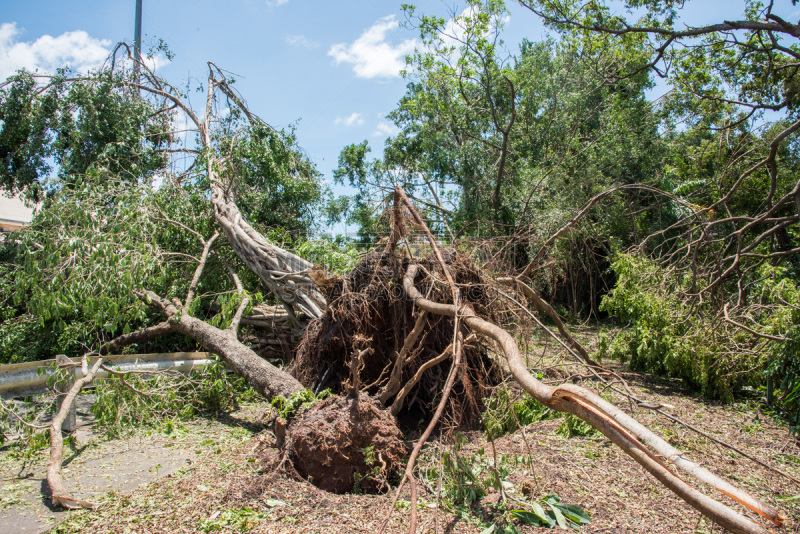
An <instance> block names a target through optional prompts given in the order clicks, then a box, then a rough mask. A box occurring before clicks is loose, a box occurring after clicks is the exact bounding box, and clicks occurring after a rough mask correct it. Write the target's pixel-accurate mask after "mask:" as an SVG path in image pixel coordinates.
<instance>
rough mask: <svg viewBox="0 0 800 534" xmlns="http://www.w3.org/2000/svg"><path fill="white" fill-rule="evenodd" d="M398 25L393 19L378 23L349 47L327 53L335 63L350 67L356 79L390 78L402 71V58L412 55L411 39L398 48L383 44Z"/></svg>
mask: <svg viewBox="0 0 800 534" xmlns="http://www.w3.org/2000/svg"><path fill="white" fill-rule="evenodd" d="M399 25H400V23H399V22H397V20H395V16H394V15H390V16H388V17H384V18H382V19H379V20H378V21H377V22H375V24H373V25H372V26H371V27H369V28H367V30H365V31H364V33H362V34H361V36H360V37H359V38H358V39H356V40H355V41H353V42H352V43H350V44H349V45H348V44H345V43H339V44H335V45H333V46H332V47H331V48H330V50H328V55H329V56H332V57H333V59H335V60H336V63H337V64H339V63H351V64H352V65H353V71H354V72H355V73H356V76H357V77H359V78H392V77H396V76H399V75H400V71H401V70H403V69H404V68H405V65H406V62H405V56H406V55H407V54H410V53H411V52H413V51H414V48H415V47H416V45H417V41H416V40H415V39H406V40H404V41H403V42H402V43H400V44H398V45H392V44H390V43H389V42H387V41H386V36H387V34H388V33H389V32H390V31H392V30H394V29H395V28H397V27H398V26H399Z"/></svg>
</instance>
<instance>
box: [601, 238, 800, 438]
mask: <svg viewBox="0 0 800 534" xmlns="http://www.w3.org/2000/svg"><path fill="white" fill-rule="evenodd" d="M613 268H614V271H615V272H616V274H617V277H618V280H617V285H616V286H615V287H614V289H613V290H612V291H611V292H610V293H609V294H608V295H607V296H606V297H604V299H603V303H602V305H601V309H602V310H605V311H608V312H609V314H611V315H612V316H614V317H616V318H617V319H619V320H620V322H622V323H624V324H625V323H628V324H630V326H629V327H628V328H626V329H624V330H622V331H621V332H620V333H618V334H617V335H616V337H614V339H613V340H612V341H611V342H610V343H608V341H606V342H604V343H601V347H600V350H601V352H602V353H603V354H602V355H606V356H610V357H613V358H617V359H619V360H621V361H626V360H630V363H631V366H632V367H633V368H635V369H640V370H646V371H650V372H654V373H657V374H663V375H669V376H676V377H679V378H682V379H684V380H685V381H686V382H687V383H688V384H689V385H691V386H692V387H694V388H696V389H699V390H700V391H701V392H702V393H703V394H705V395H708V396H711V397H718V398H722V399H725V400H732V399H733V398H734V396H735V395H737V394H740V393H742V392H743V391H746V390H747V389H757V388H761V389H762V390H763V388H764V387H765V385H766V380H767V378H769V379H771V380H772V381H773V382H774V384H775V389H776V397H777V408H778V410H779V411H780V412H781V413H783V414H784V416H786V417H787V419H788V420H789V422H790V424H791V425H792V428H793V430H794V431H797V429H798V428H800V402H798V401H800V399H799V398H798V395H799V394H800V389H799V388H798V383H800V358H798V354H800V351H798V347H800V346H799V345H798V344H797V343H798V341H797V340H798V332H799V331H800V330H798V325H799V324H800V312H798V309H800V307H799V306H798V305H800V290H798V288H797V284H796V282H795V281H794V276H792V275H791V273H790V271H789V269H788V268H787V267H774V266H770V265H768V264H763V265H762V266H761V267H760V268H759V269H758V270H757V271H756V273H755V276H754V280H753V282H752V284H753V286H754V288H755V289H754V292H753V293H754V295H753V298H754V299H757V302H758V303H759V306H758V307H757V308H755V309H756V310H757V311H756V312H754V313H751V314H749V316H748V317H746V318H745V319H746V320H748V321H749V323H750V325H751V326H750V328H751V330H753V331H755V332H759V333H762V334H765V335H767V336H773V338H775V339H765V338H763V337H761V338H759V337H753V336H751V335H750V334H748V333H747V332H745V331H742V330H737V331H735V333H734V335H733V336H730V335H727V334H726V332H725V331H724V330H723V331H720V329H719V328H718V327H716V326H715V318H714V317H713V316H712V315H710V314H706V313H703V312H704V311H705V310H703V309H702V307H701V308H700V309H699V310H697V311H694V312H693V313H690V312H689V308H688V305H687V304H686V303H685V302H684V301H682V300H681V298H680V295H682V294H683V293H684V292H685V291H686V289H687V288H688V287H690V286H691V285H692V284H693V283H695V284H697V283H699V282H698V281H694V280H692V279H691V278H688V277H685V278H683V279H680V280H678V279H676V278H675V276H674V275H669V274H667V275H665V274H664V273H662V272H661V271H660V270H659V269H658V268H657V267H656V266H655V264H654V263H653V262H651V261H649V260H646V259H643V258H642V257H639V256H634V255H623V254H621V255H618V256H617V257H616V258H615V260H614V263H613ZM783 338H786V339H787V341H780V340H781V339H783ZM747 345H749V346H750V347H751V348H752V349H753V350H751V351H750V352H745V351H744V350H742V347H743V346H747Z"/></svg>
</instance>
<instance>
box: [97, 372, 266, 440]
mask: <svg viewBox="0 0 800 534" xmlns="http://www.w3.org/2000/svg"><path fill="white" fill-rule="evenodd" d="M94 394H95V398H96V401H95V403H94V404H93V405H92V408H91V410H92V414H93V415H94V416H95V420H96V422H97V425H98V426H99V427H101V428H103V430H104V431H105V432H106V433H107V434H109V435H112V436H114V435H120V434H122V433H125V432H128V431H131V430H133V429H136V428H142V427H162V426H163V427H164V429H165V430H166V431H167V432H169V431H171V430H172V429H173V428H174V422H175V421H178V420H188V419H191V418H194V417H197V416H198V415H218V414H220V413H222V412H225V411H228V410H232V409H235V408H236V407H238V403H239V401H248V400H254V399H256V398H257V394H256V393H255V392H254V391H253V389H252V388H251V387H250V386H248V385H247V383H246V381H245V380H244V378H242V377H240V376H238V375H233V374H230V373H227V372H226V370H225V365H224V364H223V363H222V362H220V361H217V362H216V363H214V364H212V365H208V366H206V367H204V368H202V369H200V370H198V371H192V372H191V373H190V374H189V375H188V376H182V375H180V374H178V375H165V374H155V375H148V374H138V373H137V374H129V375H128V376H126V377H125V378H124V380H123V379H122V378H120V377H110V378H107V379H102V380H97V381H96V385H95V391H94Z"/></svg>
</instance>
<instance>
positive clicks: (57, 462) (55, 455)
mask: <svg viewBox="0 0 800 534" xmlns="http://www.w3.org/2000/svg"><path fill="white" fill-rule="evenodd" d="M81 365H82V366H83V368H84V376H83V377H82V378H80V379H78V380H76V381H75V383H74V384H73V385H72V388H70V390H69V391H68V392H67V394H66V396H65V397H64V400H63V401H62V403H61V409H60V410H59V411H58V413H57V414H56V416H55V417H53V420H52V421H51V422H50V463H49V464H48V465H47V485H48V486H49V487H50V494H51V500H52V501H53V504H54V505H56V506H63V507H64V508H69V509H79V508H96V507H97V504H95V503H91V502H87V501H83V500H80V499H75V498H73V497H70V495H69V493H67V490H66V488H65V487H64V480H63V479H62V478H61V464H62V461H63V459H64V439H63V437H62V436H61V425H63V424H64V420H65V419H66V418H67V414H68V413H69V411H70V409H71V408H72V404H73V403H74V402H75V397H77V396H78V393H80V391H81V390H82V389H83V388H84V387H86V386H87V385H89V384H90V383H91V382H92V380H94V376H95V375H96V374H97V370H98V369H100V366H101V365H103V358H98V359H97V361H96V362H94V364H93V365H92V367H91V368H89V367H88V365H87V359H86V356H85V355H84V356H83V359H82V362H81Z"/></svg>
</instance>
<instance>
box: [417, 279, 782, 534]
mask: <svg viewBox="0 0 800 534" xmlns="http://www.w3.org/2000/svg"><path fill="white" fill-rule="evenodd" d="M418 271H419V268H418V266H417V265H415V264H411V265H409V267H408V270H407V271H406V275H405V277H404V278H403V287H404V289H405V291H406V293H407V294H408V295H409V297H410V298H411V299H413V301H414V303H415V305H417V306H419V307H420V308H421V309H423V310H426V311H428V312H429V313H434V314H439V315H445V316H449V317H454V316H456V312H457V310H456V307H455V306H454V305H452V304H443V303H438V302H432V301H430V300H427V299H426V298H425V297H423V295H422V294H421V293H420V292H419V290H417V288H416V286H415V285H414V279H415V278H416V276H417V273H418ZM458 315H459V316H461V317H462V318H463V320H464V322H465V324H466V325H467V326H468V327H469V328H470V329H472V330H473V331H475V332H478V333H480V334H483V335H485V336H488V337H490V338H492V339H494V340H495V341H497V343H499V344H500V346H501V347H502V349H503V352H504V353H505V355H506V360H507V362H508V366H509V369H510V371H511V374H512V375H513V377H514V379H515V380H517V382H518V383H519V384H520V386H522V388H523V389H524V390H525V391H526V392H528V393H529V394H530V395H531V396H532V397H534V398H535V399H536V400H538V401H539V402H541V403H543V404H544V405H546V406H548V407H550V408H551V409H553V410H556V411H559V412H566V413H571V414H573V415H576V416H578V417H579V418H581V419H583V420H584V421H586V422H587V423H589V424H590V425H592V426H593V427H594V428H596V429H597V430H599V431H600V432H602V433H603V434H604V435H605V436H606V437H608V438H609V439H610V440H611V441H613V442H614V443H615V444H616V445H617V446H619V447H620V448H621V449H622V450H623V451H624V452H625V453H627V454H628V455H630V456H631V457H632V458H633V459H634V460H636V462H638V463H639V464H640V465H642V467H644V468H645V469H646V470H647V471H648V472H650V473H651V474H652V475H653V476H654V477H655V478H656V479H658V480H659V481H660V482H661V483H662V484H664V485H665V486H666V487H668V488H669V489H670V490H671V491H673V492H674V493H675V494H677V495H678V496H679V497H681V498H682V499H683V500H684V501H686V502H687V503H688V504H690V505H691V506H692V507H694V508H695V509H697V510H698V511H700V512H701V513H702V514H703V515H705V516H706V517H708V518H709V519H711V520H712V521H714V522H715V523H718V524H720V525H722V526H723V527H724V528H726V529H728V530H730V531H731V532H735V533H743V534H766V533H767V532H769V531H768V530H767V529H765V528H764V527H762V526H761V525H759V524H757V523H755V522H753V521H751V520H750V519H748V518H746V517H744V516H742V515H741V514H739V513H737V512H735V511H734V510H732V509H730V508H728V507H727V506H725V505H723V504H722V503H720V502H718V501H715V500H714V499H711V498H710V497H708V496H706V495H704V494H703V493H701V492H699V491H698V490H696V489H695V488H693V487H691V486H690V485H688V484H687V483H686V482H685V481H683V480H682V479H681V478H680V477H678V475H676V474H675V473H674V472H673V471H672V470H670V469H669V468H668V467H667V466H666V465H665V463H664V462H663V461H662V460H661V459H659V457H657V456H656V454H654V453H653V452H651V451H650V449H648V448H647V447H651V448H652V449H654V450H655V451H656V453H657V454H658V456H660V457H661V458H664V459H665V460H668V461H670V462H672V463H673V464H675V465H676V466H678V467H680V468H681V469H683V470H684V471H685V472H687V473H689V474H691V475H693V476H695V477H696V478H698V479H699V480H701V481H703V482H705V483H707V484H709V485H711V486H712V487H714V488H715V489H717V490H718V491H720V492H722V493H724V494H726V495H728V496H729V497H731V498H732V499H734V500H735V501H737V502H739V503H740V504H742V505H744V506H746V507H747V508H750V509H751V510H753V511H755V512H756V513H758V514H759V515H761V516H762V517H764V518H766V519H768V520H770V521H771V522H773V523H774V524H776V525H778V526H781V525H783V524H784V523H785V521H786V517H785V516H784V514H783V513H782V512H781V511H780V510H778V509H777V508H775V507H773V506H770V505H768V504H765V503H762V502H760V501H758V500H757V499H755V498H753V497H752V496H750V495H748V494H747V493H745V492H743V491H742V490H740V489H738V488H735V487H734V486H733V485H731V484H730V483H728V482H727V481H724V480H722V479H720V478H719V477H717V476H716V475H714V474H712V473H711V472H709V471H708V470H706V469H704V468H702V467H700V466H698V465H697V464H695V463H694V462H691V461H689V460H687V459H685V458H683V457H682V456H681V454H682V453H681V452H680V451H678V450H677V449H675V448H674V447H672V446H671V445H669V444H668V443H666V442H665V441H664V440H662V439H661V438H659V437H658V436H656V435H655V434H653V433H652V432H651V431H650V430H648V429H646V428H644V427H643V426H642V425H640V424H639V423H638V422H636V421H635V420H633V419H632V418H631V417H630V416H628V415H627V414H625V413H624V412H622V411H621V410H620V409H619V408H617V407H616V406H613V405H611V404H610V403H608V402H606V401H605V400H603V399H602V398H600V397H599V396H598V395H596V394H594V393H592V392H590V391H588V390H585V389H583V388H580V387H578V386H573V385H562V386H558V387H551V386H547V385H545V384H543V383H542V382H540V381H539V380H537V379H536V378H534V377H533V376H532V375H531V373H530V372H529V371H528V369H527V367H526V366H525V363H524V359H523V358H522V354H521V353H520V351H519V348H518V347H517V344H516V342H515V341H514V338H513V337H512V336H511V335H510V334H509V333H508V332H506V331H505V330H503V329H502V328H500V327H499V326H497V325H494V324H492V323H489V322H488V321H485V320H483V319H481V318H479V317H477V316H476V315H475V313H474V312H473V311H472V309H471V308H470V307H469V306H462V307H461V308H460V309H459V310H458ZM640 441H641V442H640ZM645 445H646V446H645Z"/></svg>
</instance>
